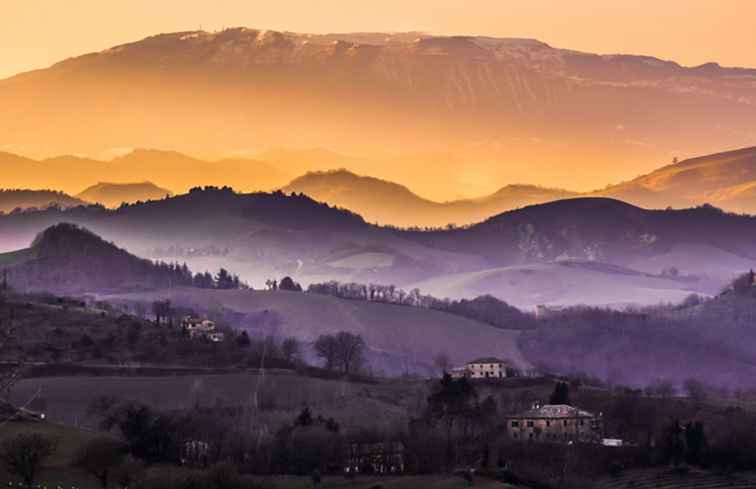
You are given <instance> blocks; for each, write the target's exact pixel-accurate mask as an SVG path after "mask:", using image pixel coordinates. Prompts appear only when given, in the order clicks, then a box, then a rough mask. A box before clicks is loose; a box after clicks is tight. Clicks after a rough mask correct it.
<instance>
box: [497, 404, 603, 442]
mask: <svg viewBox="0 0 756 489" xmlns="http://www.w3.org/2000/svg"><path fill="white" fill-rule="evenodd" d="M506 430H507V434H508V435H509V436H510V437H511V438H513V439H515V440H526V441H528V440H532V441H551V442H562V443H565V442H569V441H583V442H598V441H600V440H601V438H602V437H601V434H602V431H603V419H602V417H601V415H598V416H596V415H595V414H593V413H589V412H588V411H583V410H582V409H578V408H576V407H573V406H568V405H566V404H546V405H544V406H537V405H536V406H534V407H533V408H532V409H530V410H528V411H525V412H522V413H519V414H516V415H513V416H507V417H506Z"/></svg>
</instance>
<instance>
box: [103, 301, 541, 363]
mask: <svg viewBox="0 0 756 489" xmlns="http://www.w3.org/2000/svg"><path fill="white" fill-rule="evenodd" d="M103 299H104V300H106V301H116V302H120V301H125V302H130V301H132V302H144V303H151V302H152V301H154V300H156V299H170V300H171V301H172V303H173V304H175V305H185V306H188V307H192V308H195V309H199V310H217V309H221V308H224V309H228V310H232V311H236V312H238V313H241V314H247V315H249V318H248V322H249V323H250V324H254V318H259V316H260V315H261V314H265V315H268V316H269V317H273V318H275V320H274V321H269V322H268V326H270V324H271V323H272V324H273V326H270V327H272V328H273V329H274V330H275V331H271V332H274V333H276V334H278V335H281V336H296V337H297V338H299V339H301V340H303V341H307V342H311V341H314V340H315V339H316V338H317V337H318V336H319V335H321V334H325V333H334V332H338V331H351V332H353V333H357V334H360V335H362V336H363V338H364V339H365V341H366V342H367V344H368V346H369V347H370V348H371V349H372V350H375V351H377V352H382V353H385V354H386V355H387V356H389V357H391V358H392V359H393V361H391V362H388V361H387V362H384V365H380V366H377V367H378V368H382V369H386V370H389V369H390V370H392V371H393V372H394V373H402V372H404V371H405V369H407V368H415V369H421V370H422V369H423V367H424V368H425V369H428V370H430V369H432V364H433V358H434V357H435V356H436V355H437V354H438V353H441V352H445V353H447V354H448V355H449V356H450V357H451V359H452V361H453V362H454V363H455V364H457V365H462V364H464V363H465V362H467V361H469V360H471V359H473V358H476V357H480V356H497V357H502V358H506V359H509V360H511V361H513V362H514V363H516V364H518V365H520V366H521V367H523V368H528V367H530V364H529V362H527V360H526V359H525V358H524V357H523V356H522V354H521V353H520V350H519V348H518V347H517V337H518V335H519V334H520V331H514V330H504V329H499V328H495V327H493V326H489V325H487V324H484V323H481V322H478V321H474V320H470V319H466V318H462V317H459V316H454V315H451V314H447V313H444V312H439V311H433V310H428V309H421V308H416V307H407V306H397V305H391V304H379V303H374V302H362V301H351V300H344V299H338V298H335V297H330V296H324V295H319V294H306V293H297V292H285V291H277V292H269V291H252V290H228V291H224V290H203V289H188V288H176V289H170V290H164V291H159V292H152V293H137V294H125V295H118V296H106V297H104V298H103ZM237 326H239V327H243V326H245V324H238V325H237Z"/></svg>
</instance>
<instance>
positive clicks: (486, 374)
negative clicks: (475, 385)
mask: <svg viewBox="0 0 756 489" xmlns="http://www.w3.org/2000/svg"><path fill="white" fill-rule="evenodd" d="M466 371H467V376H468V377H469V378H471V379H503V378H505V377H509V376H511V375H510V373H512V367H511V364H510V363H509V362H507V361H505V360H500V359H498V358H494V357H484V358H478V359H476V360H473V361H472V362H467V367H466Z"/></svg>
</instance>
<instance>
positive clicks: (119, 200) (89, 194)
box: [76, 182, 173, 207]
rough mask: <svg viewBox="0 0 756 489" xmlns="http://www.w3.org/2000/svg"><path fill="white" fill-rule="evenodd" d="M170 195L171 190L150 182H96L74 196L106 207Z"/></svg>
mask: <svg viewBox="0 0 756 489" xmlns="http://www.w3.org/2000/svg"><path fill="white" fill-rule="evenodd" d="M171 195H173V192H171V191H170V190H167V189H164V188H160V187H158V186H157V185H155V184H154V183H152V182H140V183H98V184H96V185H92V186H91V187H89V188H87V189H85V190H84V191H83V192H81V193H80V194H78V195H77V196H76V198H78V199H81V200H83V201H85V202H91V203H93V204H102V205H104V206H106V207H118V206H120V205H121V204H124V203H126V204H131V203H134V202H139V201H142V202H146V201H148V200H158V199H162V198H163V197H166V196H171Z"/></svg>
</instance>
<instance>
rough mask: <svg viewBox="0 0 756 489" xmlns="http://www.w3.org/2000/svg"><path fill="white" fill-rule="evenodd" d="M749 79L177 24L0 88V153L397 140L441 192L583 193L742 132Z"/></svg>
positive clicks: (454, 43) (390, 147)
mask: <svg viewBox="0 0 756 489" xmlns="http://www.w3.org/2000/svg"><path fill="white" fill-rule="evenodd" d="M755 79H756V71H754V70H747V69H733V68H722V67H720V66H718V65H716V64H709V65H703V66H699V67H694V68H686V67H682V66H680V65H678V64H676V63H673V62H668V61H662V60H659V59H656V58H651V57H645V56H628V55H613V56H599V55H594V54H589V53H581V52H576V51H570V50H564V49H556V48H553V47H551V46H548V45H546V44H544V43H542V42H538V41H535V40H528V39H499V38H488V37H474V36H469V37H468V36H451V37H441V36H428V35H423V34H341V35H328V36H318V35H309V34H295V33H282V32H273V31H264V30H254V29H245V28H238V29H229V30H225V31H223V32H215V33H209V32H202V31H197V32H178V33H170V34H160V35H156V36H152V37H149V38H146V39H144V40H141V41H137V42H134V43H130V44H125V45H121V46H116V47H113V48H111V49H107V50H105V51H102V52H98V53H91V54H87V55H84V56H80V57H76V58H72V59H68V60H65V61H62V62H60V63H58V64H56V65H54V66H52V67H50V68H48V69H43V70H37V71H33V72H29V73H25V74H21V75H18V76H15V77H12V78H10V79H7V80H3V81H0V106H2V107H3V111H2V113H1V114H0V135H1V136H0V147H7V148H14V147H15V148H27V150H28V151H33V152H35V153H45V154H59V153H66V152H82V151H83V152H86V153H88V154H99V153H100V152H102V151H110V150H113V149H114V148H124V147H126V148H134V147H167V148H176V149H179V150H182V151H186V152H190V153H192V154H201V155H213V156H215V157H218V156H220V155H223V154H228V152H229V151H234V152H249V151H250V150H255V149H256V148H265V147H273V146H283V147H328V148H334V149H335V150H338V151H345V152H347V153H350V154H357V155H360V154H363V155H368V156H369V157H371V158H372V157H373V156H374V155H380V156H381V157H382V158H383V157H385V156H387V154H389V153H396V152H398V150H397V148H401V152H402V153H404V154H426V155H432V154H443V155H452V157H451V158H446V159H440V158H438V159H436V158H433V157H431V156H428V157H426V158H423V159H421V160H420V162H417V161H416V162H415V163H413V166H414V170H415V173H416V174H417V175H422V176H424V178H425V179H427V180H428V181H429V182H434V183H435V184H436V185H437V187H438V188H444V189H446V195H450V196H451V195H455V194H454V193H453V192H454V188H455V186H456V184H457V183H458V182H463V181H464V182H469V181H472V182H473V183H474V184H475V185H479V186H482V185H490V183H491V182H492V181H534V182H535V183H538V184H542V185H549V186H562V185H564V186H567V187H579V188H591V187H597V186H601V185H603V184H604V183H605V182H607V181H616V180H619V179H621V178H627V177H628V176H630V175H632V174H634V173H635V174H637V173H640V172H643V171H649V170H651V169H653V168H654V167H655V166H658V163H655V162H663V161H670V160H671V159H672V156H675V155H676V154H678V152H680V151H684V152H685V153H687V154H705V153H711V152H713V151H717V150H721V149H724V148H731V147H739V146H744V145H746V144H750V143H752V141H753V120H754V112H755V110H756V88H754V80H755ZM650 108H653V110H651V109H650ZM382 161H390V160H386V159H385V158H383V159H382ZM460 162H463V163H468V164H472V166H466V167H460V165H459V163H460ZM608 162H611V164H608ZM389 170H395V171H397V173H399V172H403V171H404V169H403V168H401V164H394V165H392V166H391V167H389ZM213 174H214V172H212V171H208V172H207V173H206V175H213ZM380 176H381V177H383V178H386V177H387V175H380ZM536 176H539V177H540V179H539V180H537V181H536V180H535V177H536ZM450 177H451V178H450ZM141 178H149V179H150V180H152V181H156V182H160V183H161V184H163V185H167V186H168V187H170V188H172V189H174V190H178V189H177V188H176V187H177V185H175V184H173V182H171V181H169V180H167V179H165V178H159V177H156V176H155V177H153V176H151V175H142V176H141ZM177 178H179V177H178V176H177ZM109 180H113V179H109ZM130 180H131V181H133V180H134V179H133V178H131V179H130ZM119 181H120V180H119ZM405 183H406V182H405ZM78 186H79V188H82V187H83V186H84V185H82V184H81V182H78ZM489 188H490V187H489Z"/></svg>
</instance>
